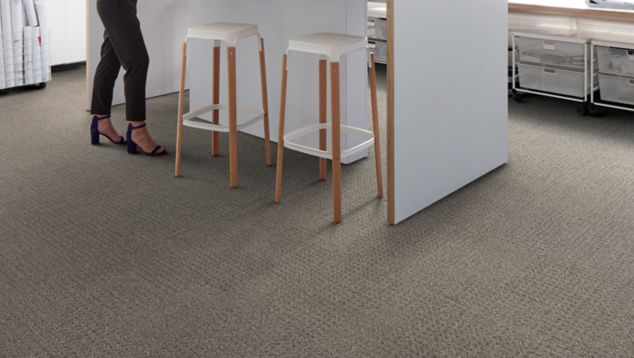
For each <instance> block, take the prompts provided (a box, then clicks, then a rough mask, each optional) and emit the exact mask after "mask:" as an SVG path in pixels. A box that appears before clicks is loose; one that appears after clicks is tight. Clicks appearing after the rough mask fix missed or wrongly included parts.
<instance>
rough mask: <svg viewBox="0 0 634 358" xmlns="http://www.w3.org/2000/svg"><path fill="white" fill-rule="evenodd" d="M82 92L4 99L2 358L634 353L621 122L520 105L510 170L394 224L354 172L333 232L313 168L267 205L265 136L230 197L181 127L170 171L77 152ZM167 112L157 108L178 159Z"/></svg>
mask: <svg viewBox="0 0 634 358" xmlns="http://www.w3.org/2000/svg"><path fill="white" fill-rule="evenodd" d="M382 82H384V78H382ZM84 90H85V85H84V75H83V72H81V71H70V72H63V73H57V74H55V75H54V80H53V82H51V83H50V85H49V86H48V88H46V89H45V90H42V91H14V92H13V93H11V94H10V95H8V96H3V97H0V166H1V170H0V200H1V206H0V357H632V356H634V118H632V117H633V115H632V114H631V113H626V112H619V111H608V112H607V115H606V116H603V117H599V118H583V117H578V116H577V115H576V112H575V104H574V103H568V102H563V101H559V100H554V99H547V98H539V97H530V98H528V99H527V102H528V103H525V104H516V103H514V102H511V103H510V143H511V145H510V150H511V153H510V158H511V160H510V163H509V164H508V165H507V166H505V167H503V168H501V169H499V170H497V171H495V172H493V173H492V174H490V175H489V176H487V177H485V178H484V179H482V180H480V181H478V182H476V183H474V184H473V185H471V186H469V187H467V188H465V189H463V190H461V191H460V192H458V193H456V194H455V195H452V196H451V197H449V198H447V199H445V200H443V201H442V202H440V203H438V204H436V205H434V206H433V207H431V208H430V209H428V210H426V211H425V212H423V213H422V214H420V215H418V216H416V217H414V218H412V219H410V220H408V221H406V222H405V223H403V224H402V225H399V226H396V227H389V226H388V225H386V219H385V210H386V208H385V205H386V204H385V203H384V202H381V201H378V200H376V199H375V198H374V194H375V191H374V180H373V173H374V172H373V163H372V160H365V161H362V162H360V163H357V164H355V165H351V166H347V167H346V168H345V169H344V203H345V208H344V215H345V222H344V223H343V224H341V225H339V226H333V225H331V223H330V219H331V208H330V204H331V202H330V188H329V184H328V183H326V184H324V183H319V182H317V181H316V180H315V179H316V177H315V176H316V166H315V163H316V162H315V160H314V159H309V158H307V157H305V156H303V155H300V154H295V153H292V152H289V153H288V154H287V156H286V158H287V159H286V176H285V189H286V190H285V193H284V203H283V205H274V204H273V203H272V194H273V182H274V175H275V174H274V169H272V168H267V167H265V166H264V165H263V154H262V142H261V141H260V140H258V139H255V138H253V137H250V136H247V135H242V136H241V137H240V141H241V142H240V154H241V162H240V168H241V188H240V189H238V190H234V191H231V190H229V189H228V188H227V180H228V178H227V174H228V173H227V157H226V156H222V157H220V158H217V159H211V158H210V157H209V155H208V151H207V148H208V134H207V133H204V132H201V131H195V130H187V131H186V137H187V141H186V144H185V147H184V150H185V153H186V157H185V159H184V160H185V161H184V174H185V176H184V177H183V178H180V179H175V178H174V177H173V176H172V170H173V156H170V157H167V158H161V159H151V158H147V157H142V156H136V157H132V156H129V155H127V154H126V153H125V151H124V149H123V148H121V147H115V146H113V145H110V144H106V145H103V146H101V147H92V146H90V145H88V127H89V122H88V121H87V116H86V114H85V112H84V111H83V109H84V108H85V103H86V102H87V98H86V96H85V95H84ZM176 102H177V98H176V97H175V96H173V95H172V96H166V97H162V98H157V99H153V100H151V101H149V111H150V118H152V123H151V130H152V131H153V133H154V135H155V137H156V138H157V139H158V141H159V142H160V143H163V144H165V145H167V146H168V147H169V148H171V149H173V148H174V144H173V143H174V137H175V123H174V119H175V118H176V112H175V111H176ZM382 109H383V110H384V109H385V98H384V97H383V98H382ZM122 111H123V108H117V109H116V111H115V114H116V115H117V117H118V119H117V120H116V124H117V126H118V127H119V128H121V129H123V126H124V123H123V121H122V120H121V119H120V118H121V114H122ZM223 148H226V142H223Z"/></svg>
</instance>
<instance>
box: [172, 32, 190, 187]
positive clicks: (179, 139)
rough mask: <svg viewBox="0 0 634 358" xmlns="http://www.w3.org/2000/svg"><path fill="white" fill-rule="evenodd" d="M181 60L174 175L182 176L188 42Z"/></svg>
mask: <svg viewBox="0 0 634 358" xmlns="http://www.w3.org/2000/svg"><path fill="white" fill-rule="evenodd" d="M182 51H183V54H182V59H181V61H182V62H181V84H180V85H181V86H180V90H179V92H178V127H177V128H176V165H175V169H174V175H175V176H177V177H179V176H181V158H182V155H183V153H182V151H183V115H184V113H185V76H186V74H187V42H184V43H183V49H182Z"/></svg>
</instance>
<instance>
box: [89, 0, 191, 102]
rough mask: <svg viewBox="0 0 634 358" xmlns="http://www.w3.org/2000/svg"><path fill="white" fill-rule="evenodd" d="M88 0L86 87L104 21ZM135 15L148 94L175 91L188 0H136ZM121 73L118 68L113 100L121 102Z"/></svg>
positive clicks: (187, 19)
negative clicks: (144, 58) (143, 45)
mask: <svg viewBox="0 0 634 358" xmlns="http://www.w3.org/2000/svg"><path fill="white" fill-rule="evenodd" d="M87 1H88V41H89V42H88V43H89V45H88V66H87V71H88V91H89V93H90V91H92V79H93V77H94V73H95V69H96V68H97V65H98V63H99V58H100V56H99V53H100V49H101V43H102V40H103V31H104V29H103V25H102V24H101V20H100V19H99V16H98V14H97V9H96V3H97V0H87ZM138 16H139V20H140V21H141V28H142V30H143V34H144V36H145V42H146V45H147V48H148V52H149V54H150V70H149V74H148V85H147V95H148V97H154V96H159V95H163V94H167V93H172V92H176V91H178V87H179V84H180V73H179V70H180V61H181V51H180V46H181V43H182V42H183V40H184V39H185V35H186V33H187V26H188V24H189V1H188V0H151V1H139V3H138ZM123 74H124V71H123V70H122V71H121V74H120V76H119V80H118V82H117V86H116V88H115V96H114V104H120V103H123V102H124V96H123V80H122V78H123Z"/></svg>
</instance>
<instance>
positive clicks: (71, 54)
mask: <svg viewBox="0 0 634 358" xmlns="http://www.w3.org/2000/svg"><path fill="white" fill-rule="evenodd" d="M48 1H49V6H48V9H49V26H50V31H51V65H52V66H55V65H63V64H68V63H76V62H84V61H86V0H48Z"/></svg>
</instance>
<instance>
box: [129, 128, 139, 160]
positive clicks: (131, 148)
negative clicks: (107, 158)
mask: <svg viewBox="0 0 634 358" xmlns="http://www.w3.org/2000/svg"><path fill="white" fill-rule="evenodd" d="M132 129H133V128H132V125H131V124H128V132H127V133H126V138H127V139H128V141H127V143H126V145H127V147H128V154H137V153H138V152H139V151H138V149H137V145H136V143H134V142H133V141H132Z"/></svg>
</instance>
